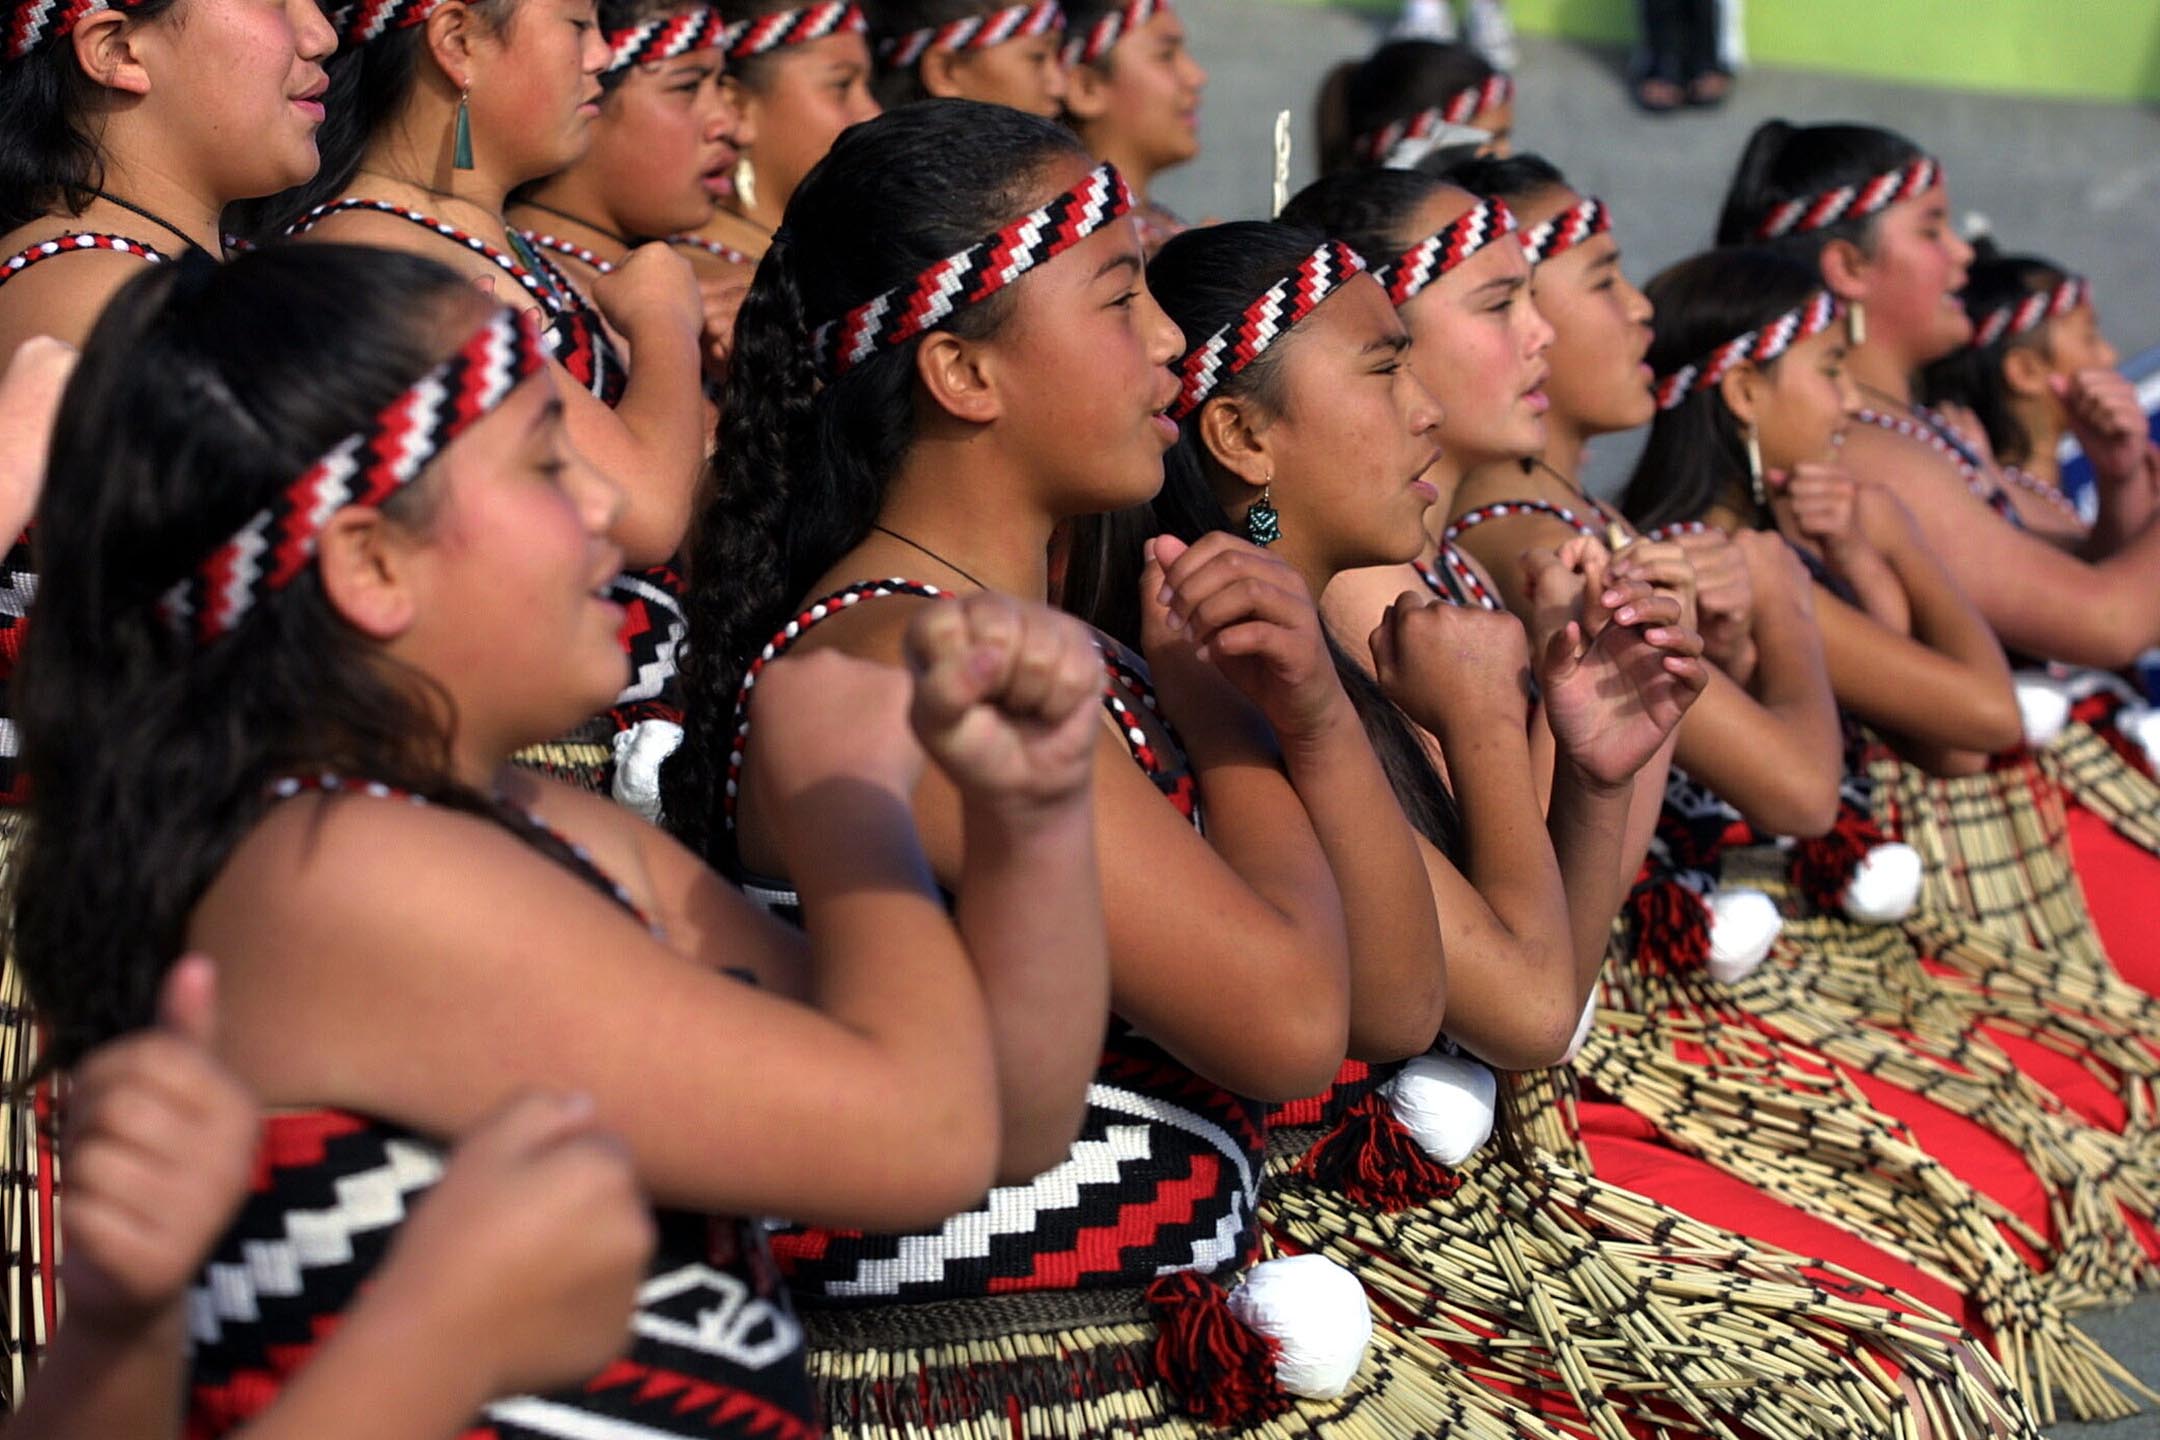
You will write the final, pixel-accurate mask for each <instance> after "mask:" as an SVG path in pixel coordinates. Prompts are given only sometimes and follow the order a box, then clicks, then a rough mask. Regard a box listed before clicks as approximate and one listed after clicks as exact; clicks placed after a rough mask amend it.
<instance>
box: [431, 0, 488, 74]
mask: <svg viewBox="0 0 2160 1440" xmlns="http://www.w3.org/2000/svg"><path fill="white" fill-rule="evenodd" d="M482 28H483V27H482V25H481V22H480V17H479V15H478V14H476V13H475V12H474V11H473V10H472V8H471V7H470V6H468V5H466V4H465V0H443V3H442V4H440V5H438V6H436V7H435V11H434V13H433V14H431V15H429V16H428V18H427V22H426V30H425V34H426V36H427V49H428V54H429V55H430V56H432V57H433V58H434V60H435V64H436V65H437V66H438V67H439V68H440V69H441V70H442V72H443V74H444V75H445V76H446V77H448V79H449V81H450V83H451V85H452V86H453V87H455V88H456V89H459V90H463V89H465V88H467V87H468V86H470V85H471V84H472V79H473V76H472V62H473V45H474V42H475V41H477V40H478V39H479V38H480V32H481V30H482Z"/></svg>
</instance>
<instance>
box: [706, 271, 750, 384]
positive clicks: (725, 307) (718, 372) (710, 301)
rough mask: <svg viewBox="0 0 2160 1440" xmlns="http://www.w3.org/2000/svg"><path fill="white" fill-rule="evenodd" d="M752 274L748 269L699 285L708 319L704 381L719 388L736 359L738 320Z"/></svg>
mask: <svg viewBox="0 0 2160 1440" xmlns="http://www.w3.org/2000/svg"><path fill="white" fill-rule="evenodd" d="M750 274H751V272H750V271H749V269H747V268H745V269H744V270H743V271H742V273H741V276H740V277H739V278H738V277H736V276H734V275H730V276H728V277H727V278H725V279H717V278H706V279H700V280H699V281H698V282H697V286H698V299H699V301H700V302H701V307H700V308H701V309H702V312H703V314H704V316H705V378H706V379H708V380H711V381H712V382H713V383H714V384H716V385H717V384H719V383H720V382H722V381H724V380H726V379H727V373H728V365H729V363H730V362H731V361H732V360H733V359H734V357H735V317H736V315H737V314H739V313H740V312H741V310H742V303H743V297H744V296H746V295H748V294H749V293H750Z"/></svg>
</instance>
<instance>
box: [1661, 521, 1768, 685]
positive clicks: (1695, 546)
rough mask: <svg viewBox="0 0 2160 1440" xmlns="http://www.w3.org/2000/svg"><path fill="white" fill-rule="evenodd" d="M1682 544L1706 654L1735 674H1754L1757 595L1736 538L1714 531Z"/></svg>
mask: <svg viewBox="0 0 2160 1440" xmlns="http://www.w3.org/2000/svg"><path fill="white" fill-rule="evenodd" d="M1743 533H1753V532H1743ZM1772 538H1775V537H1772ZM1778 543H1779V545H1780V547H1782V546H1783V544H1784V542H1783V541H1779V542H1778ZM1679 545H1680V548H1681V549H1682V550H1683V551H1685V552H1686V553H1687V557H1688V563H1689V564H1691V565H1693V566H1694V567H1695V605H1696V614H1697V617H1698V619H1697V624H1696V628H1697V629H1699V630H1701V631H1702V637H1703V654H1704V655H1705V656H1707V657H1708V658H1709V659H1710V660H1711V662H1712V663H1714V664H1716V665H1717V666H1718V667H1719V668H1720V669H1722V670H1725V671H1727V672H1729V673H1731V674H1734V675H1745V674H1749V673H1752V672H1753V670H1754V668H1755V640H1754V630H1755V590H1754V584H1753V579H1752V576H1751V574H1750V571H1749V567H1748V562H1747V559H1746V557H1745V556H1743V555H1742V554H1741V552H1740V549H1739V541H1738V539H1737V538H1736V537H1734V536H1730V535H1726V534H1724V533H1722V532H1720V531H1717V530H1711V531H1707V532H1705V533H1703V534H1700V535H1683V536H1681V537H1680V540H1679Z"/></svg>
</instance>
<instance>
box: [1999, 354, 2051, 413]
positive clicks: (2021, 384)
mask: <svg viewBox="0 0 2160 1440" xmlns="http://www.w3.org/2000/svg"><path fill="white" fill-rule="evenodd" d="M2054 374H2055V369H2054V367H2053V366H2051V365H2049V364H2048V362H2047V360H2046V359H2045V358H2044V357H2043V356H2042V355H2041V354H2040V352H2039V351H2038V350H2035V349H2034V348H2033V347H2032V346H2030V345H2013V346H2011V347H2010V348H2009V349H2008V350H2007V351H2005V352H2004V353H2003V358H2002V377H2003V385H2004V386H2005V387H2006V388H2007V389H2008V390H2009V391H2010V393H2011V394H2012V395H2015V396H2017V398H2018V399H2020V400H2038V399H2040V398H2041V397H2042V396H2044V395H2046V394H2047V393H2048V381H2049V380H2050V379H2052V378H2053V377H2054Z"/></svg>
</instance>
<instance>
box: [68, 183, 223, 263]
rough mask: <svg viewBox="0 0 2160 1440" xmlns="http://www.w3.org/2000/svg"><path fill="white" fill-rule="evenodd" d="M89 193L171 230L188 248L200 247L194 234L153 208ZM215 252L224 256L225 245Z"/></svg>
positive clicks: (115, 197) (99, 193)
mask: <svg viewBox="0 0 2160 1440" xmlns="http://www.w3.org/2000/svg"><path fill="white" fill-rule="evenodd" d="M90 193H91V194H92V195H95V196H96V197H97V198H98V199H100V200H103V201H104V202H105V203H106V204H108V205H117V206H119V207H120V208H121V209H122V210H128V211H132V212H133V213H135V214H137V215H140V216H142V218H143V219H145V220H148V221H149V222H150V223H151V224H153V225H155V226H157V227H158V228H159V229H161V230H169V231H171V232H172V233H173V234H175V235H177V236H179V237H180V243H181V245H182V246H183V247H185V248H187V249H189V250H200V249H201V248H202V247H201V246H200V245H198V244H197V243H196V242H195V237H194V236H192V235H190V234H188V232H187V231H185V230H183V229H181V228H180V227H179V226H177V225H175V224H173V223H172V221H170V220H167V219H166V218H165V217H164V216H162V215H160V214H158V213H157V212H156V211H154V210H150V209H148V208H146V207H144V206H141V205H137V204H136V203H135V202H134V201H132V200H123V199H121V198H120V197H119V196H118V195H114V194H110V193H108V192H106V191H104V190H95V189H93V190H92V191H91V192H90ZM217 253H218V258H219V259H223V258H224V256H225V247H224V246H223V245H222V244H221V245H219V246H218V251H217Z"/></svg>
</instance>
